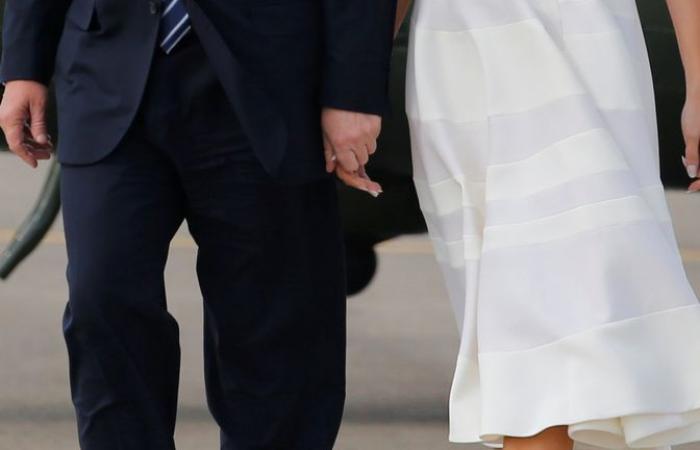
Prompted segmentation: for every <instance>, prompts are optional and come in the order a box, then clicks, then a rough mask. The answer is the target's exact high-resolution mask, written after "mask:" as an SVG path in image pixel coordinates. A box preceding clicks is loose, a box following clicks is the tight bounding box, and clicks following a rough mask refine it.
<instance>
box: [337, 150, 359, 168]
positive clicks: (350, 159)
mask: <svg viewBox="0 0 700 450" xmlns="http://www.w3.org/2000/svg"><path fill="white" fill-rule="evenodd" d="M335 156H336V157H337V158H338V161H337V162H338V164H340V166H341V167H342V168H343V170H345V171H346V172H350V173H352V172H356V171H357V170H358V169H359V168H360V163H359V162H358V161H357V156H356V155H355V153H354V152H352V151H350V150H345V151H338V149H336V151H335Z"/></svg>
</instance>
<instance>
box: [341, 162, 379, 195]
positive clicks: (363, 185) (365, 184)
mask: <svg viewBox="0 0 700 450" xmlns="http://www.w3.org/2000/svg"><path fill="white" fill-rule="evenodd" d="M336 174H337V175H338V178H340V180H341V181H342V182H343V183H345V184H346V185H348V186H350V187H352V188H355V189H358V190H360V191H364V192H367V193H368V194H370V195H371V196H372V197H375V198H376V197H379V194H380V193H381V187H380V186H379V185H378V184H377V183H374V182H373V181H371V180H368V179H366V178H364V177H362V176H361V175H360V173H359V172H354V173H351V172H347V171H345V170H343V169H342V168H340V167H339V168H338V169H337V170H336Z"/></svg>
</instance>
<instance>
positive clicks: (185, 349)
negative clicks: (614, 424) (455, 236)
mask: <svg viewBox="0 0 700 450" xmlns="http://www.w3.org/2000/svg"><path fill="white" fill-rule="evenodd" d="M44 171H45V168H42V169H39V170H38V171H32V170H30V169H28V168H25V167H24V166H21V165H20V164H19V163H17V162H16V161H15V160H14V159H13V158H12V157H11V156H10V155H8V154H4V153H0V248H1V247H2V246H4V245H5V244H6V243H7V240H8V239H9V238H10V236H11V233H12V230H13V228H15V227H16V226H17V225H18V224H19V222H20V221H21V219H22V217H23V214H24V213H25V212H26V210H27V209H28V208H29V206H30V205H31V203H32V202H33V201H34V197H35V195H36V192H37V191H38V189H39V187H40V184H41V174H42V173H43V172H44ZM669 199H670V201H671V204H672V209H673V214H674V217H675V218H676V226H677V231H678V234H679V238H680V242H681V245H682V247H683V248H684V258H685V260H686V265H687V268H688V272H689V275H690V277H691V280H692V281H693V283H694V284H695V286H696V287H697V288H700V236H696V235H695V234H696V231H695V230H697V228H698V227H697V226H696V224H695V222H694V220H699V219H700V196H689V195H685V194H683V193H670V194H669ZM698 234H700V233H698ZM379 255H380V268H379V273H378V276H377V278H376V280H375V282H374V283H373V284H372V286H371V287H370V288H369V289H368V290H367V291H365V292H363V293H362V294H361V295H358V296H356V297H354V298H352V299H351V300H350V304H349V373H348V377H349V386H348V405H347V409H346V420H345V422H344V425H343V427H342V430H341V434H340V437H339V439H338V444H337V446H336V449H339V450H375V449H377V450H380V449H381V450H394V449H395V450H448V449H462V450H475V449H477V448H482V447H480V446H464V445H461V446H458V445H451V444H449V443H448V442H447V398H448V393H449V386H450V380H451V377H452V370H453V365H454V359H455V355H456V351H457V333H456V327H455V324H454V321H453V319H452V316H451V312H450V307H449V304H448V301H447V299H446V297H445V291H444V288H443V286H442V279H441V275H440V273H439V272H438V268H437V266H436V264H435V262H434V260H433V255H432V252H431V250H430V246H429V244H428V242H427V240H426V238H425V237H423V236H419V237H412V238H402V239H400V240H398V241H393V242H390V243H388V244H385V245H383V246H381V248H380V249H379ZM194 258H195V248H194V245H193V244H192V242H191V240H190V239H189V237H188V236H187V234H186V233H185V232H184V231H183V232H181V233H180V234H178V236H177V237H176V239H175V240H174V242H173V246H172V251H171V256H170V260H169V263H168V268H167V274H166V278H167V284H168V294H169V299H168V302H169V305H170V309H171V311H172V313H173V315H174V316H175V317H176V318H177V319H178V321H179V323H180V327H181V340H182V354H183V364H182V376H181V395H180V411H179V422H178V428H177V435H176V439H177V445H178V449H180V450H205V449H212V450H213V449H215V448H218V446H217V445H218V435H217V429H216V427H215V425H214V423H213V421H212V419H211V417H210V415H209V413H208V412H207V409H206V406H205V403H204V384H203V376H202V375H203V374H202V354H201V346H202V339H201V325H202V323H201V322H202V313H201V295H200V293H199V290H198V287H197V283H196V277H195V274H194ZM65 263H66V258H65V246H64V243H63V239H62V233H61V227H60V225H57V226H56V227H55V229H54V230H53V231H52V233H51V234H50V235H49V236H48V237H47V239H46V240H45V241H44V243H43V244H42V245H41V246H40V248H39V249H38V251H37V252H36V253H35V254H34V255H33V256H32V257H31V258H30V259H29V260H28V261H27V262H25V264H23V265H22V266H21V267H20V269H19V270H18V271H17V272H16V273H15V274H14V275H13V276H12V277H11V279H10V280H8V281H7V282H4V283H2V282H0V450H5V449H8V450H9V449H13V450H44V449H46V450H73V449H77V448H78V447H77V444H76V432H75V425H74V422H73V411H72V407H71V404H70V400H69V394H68V376H67V361H66V355H65V349H64V344H63V338H62V336H61V328H60V319H61V313H62V310H63V307H64V304H65V300H66V286H65V281H64V270H65V269H64V267H65ZM680 449H683V450H700V445H689V446H685V447H678V449H677V450H680Z"/></svg>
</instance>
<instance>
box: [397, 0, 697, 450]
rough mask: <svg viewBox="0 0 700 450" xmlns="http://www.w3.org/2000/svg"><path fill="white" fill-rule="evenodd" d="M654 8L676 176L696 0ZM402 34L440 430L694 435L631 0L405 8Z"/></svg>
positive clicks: (645, 442)
mask: <svg viewBox="0 0 700 450" xmlns="http://www.w3.org/2000/svg"><path fill="white" fill-rule="evenodd" d="M406 3H407V2H406V1H405V0H402V1H401V2H400V6H399V8H400V15H401V11H405V6H406ZM669 4H670V5H671V7H672V12H673V13H674V19H675V21H676V24H677V29H678V30H679V36H680V37H681V48H682V51H683V55H684V62H685V63H686V68H687V71H688V83H689V101H688V104H687V106H686V114H685V132H686V138H687V140H688V143H689V147H688V150H687V154H686V157H687V167H688V172H689V174H690V175H691V177H692V178H695V177H696V175H697V165H698V163H697V159H698V158H697V147H698V146H697V136H698V131H697V130H698V128H700V114H698V112H697V111H698V110H700V100H699V99H700V94H698V95H697V96H694V95H692V94H693V93H694V92H695V89H694V88H693V86H695V83H696V82H697V85H698V86H700V67H698V65H699V64H698V62H700V58H698V56H699V55H700V2H698V1H697V0H669ZM412 25H413V28H412V38H411V51H410V59H409V65H408V88H407V94H408V100H407V105H408V106H407V112H408V116H409V120H410V123H411V127H412V141H413V146H414V166H415V182H416V185H417V188H418V192H419V197H420V201H421V207H422V209H423V211H424V214H425V217H426V220H427V223H428V227H429V231H430V235H431V238H432V240H433V242H434V247H435V250H436V254H437V256H438V259H439V261H440V263H441V266H442V268H443V270H444V273H445V277H446V280H447V284H448V292H449V294H450V297H451V300H452V302H453V305H454V310H455V314H456V316H457V321H458V324H459V327H460V331H461V335H462V342H461V349H460V352H459V356H458V362H457V368H456V373H455V377H454V383H453V387H452V392H451V401H450V421H451V426H450V439H451V440H452V441H454V442H483V443H485V444H487V445H492V446H500V445H504V444H505V447H506V448H507V449H509V450H515V449H538V450H560V449H570V448H571V447H572V446H573V445H574V443H575V442H581V443H585V444H588V445H592V446H594V447H599V448H606V449H626V448H668V446H670V445H676V444H681V443H685V442H694V441H698V440H700V304H698V300H697V298H696V296H695V294H694V292H693V289H692V288H691V286H690V285H689V283H688V281H687V279H686V275H685V273H684V270H683V266H682V264H681V258H680V256H679V251H678V249H677V245H676V241H675V239H674V235H673V230H672V227H671V222H670V217H669V214H668V210H667V206H666V203H665V198H664V189H663V186H662V185H661V181H660V178H659V160H658V154H657V153H658V152H657V134H656V125H655V124H656V121H655V109H654V98H653V92H652V81H651V76H650V70H649V63H648V58H647V53H646V48H645V44H644V39H643V35H642V31H641V27H640V23H639V17H638V12H637V9H636V5H635V2H634V0H418V1H417V2H416V4H415V8H414V13H413V17H412ZM698 91H700V89H698ZM698 189H700V185H699V184H698V183H695V184H693V185H692V186H691V190H698Z"/></svg>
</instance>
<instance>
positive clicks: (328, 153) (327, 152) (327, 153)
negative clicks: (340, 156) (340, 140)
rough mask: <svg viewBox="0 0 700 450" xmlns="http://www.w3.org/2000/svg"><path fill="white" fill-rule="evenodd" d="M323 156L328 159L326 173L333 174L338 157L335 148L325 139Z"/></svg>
mask: <svg viewBox="0 0 700 450" xmlns="http://www.w3.org/2000/svg"><path fill="white" fill-rule="evenodd" d="M323 156H324V158H325V159H326V172H328V173H333V171H334V170H335V166H336V156H335V152H334V151H333V146H332V145H331V143H330V142H329V141H328V139H326V138H325V137H324V138H323Z"/></svg>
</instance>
